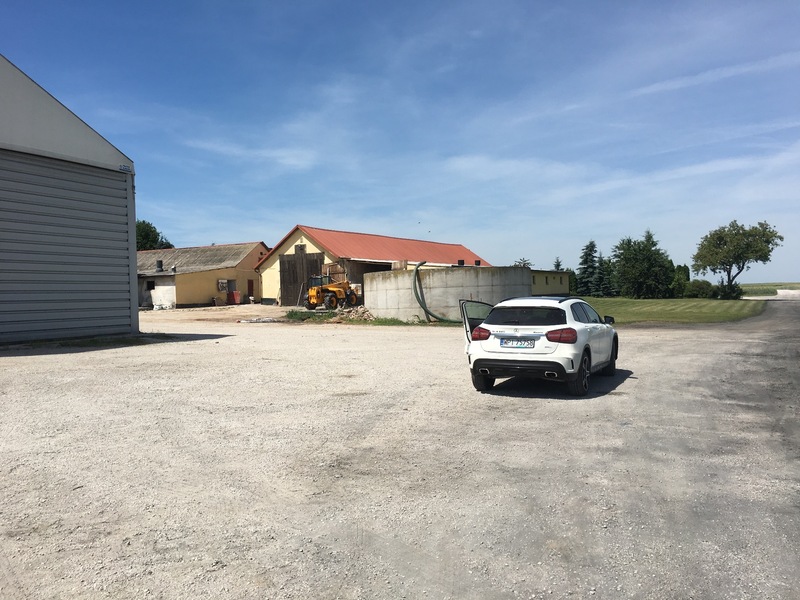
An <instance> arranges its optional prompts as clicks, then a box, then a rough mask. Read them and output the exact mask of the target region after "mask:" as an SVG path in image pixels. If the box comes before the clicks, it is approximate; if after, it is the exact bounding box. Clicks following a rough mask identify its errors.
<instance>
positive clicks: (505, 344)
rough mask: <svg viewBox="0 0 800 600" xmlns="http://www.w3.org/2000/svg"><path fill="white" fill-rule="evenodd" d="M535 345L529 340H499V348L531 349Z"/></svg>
mask: <svg viewBox="0 0 800 600" xmlns="http://www.w3.org/2000/svg"><path fill="white" fill-rule="evenodd" d="M535 343H536V340H533V339H530V338H500V347H501V348H533V345H534V344H535Z"/></svg>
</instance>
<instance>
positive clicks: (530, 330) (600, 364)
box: [459, 297, 619, 396]
mask: <svg viewBox="0 0 800 600" xmlns="http://www.w3.org/2000/svg"><path fill="white" fill-rule="evenodd" d="M459 304H460V308H461V318H462V319H463V321H464V331H465V333H466V336H467V346H466V349H465V352H466V354H467V356H468V357H469V368H470V372H471V373H472V384H473V385H474V386H475V389H476V390H478V391H480V392H485V391H487V390H489V389H491V388H492V386H493V385H494V382H495V379H497V378H499V377H514V376H517V375H521V376H525V377H533V378H537V379H550V380H552V381H564V382H566V384H567V387H568V389H569V391H570V393H571V394H573V395H575V396H585V395H586V393H587V392H588V391H589V375H590V374H592V373H596V372H598V371H599V372H600V373H601V374H603V375H614V373H615V371H616V361H617V354H618V352H619V339H618V338H617V332H616V331H615V330H614V328H613V327H612V324H613V323H614V318H613V317H604V318H602V319H601V318H600V315H598V314H597V311H595V310H594V309H593V308H592V307H591V306H589V305H588V304H587V303H586V302H584V301H583V300H581V299H580V298H574V297H567V298H560V297H530V298H512V299H510V300H503V301H502V302H500V303H499V304H496V305H494V306H492V305H490V304H486V303H485V302H477V301H474V300H460V301H459Z"/></svg>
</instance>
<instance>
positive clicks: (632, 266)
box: [613, 229, 675, 298]
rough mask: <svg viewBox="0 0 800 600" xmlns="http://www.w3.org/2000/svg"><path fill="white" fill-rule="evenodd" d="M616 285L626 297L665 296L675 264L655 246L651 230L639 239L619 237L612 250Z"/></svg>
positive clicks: (655, 241) (666, 296)
mask: <svg viewBox="0 0 800 600" xmlns="http://www.w3.org/2000/svg"><path fill="white" fill-rule="evenodd" d="M613 259H614V271H615V276H616V284H617V285H616V287H617V290H618V291H619V293H620V294H621V295H622V296H626V297H628V298H669V297H671V296H672V290H671V287H670V286H671V284H672V281H673V279H674V277H675V265H674V264H673V262H672V261H671V260H670V258H669V256H668V255H667V253H666V252H664V250H662V249H660V248H659V247H658V241H657V240H656V239H655V236H654V235H653V232H652V231H650V230H649V229H648V230H647V231H645V233H644V236H643V237H642V239H641V240H633V239H631V238H629V237H628V238H623V239H621V240H620V241H619V243H618V244H617V245H616V246H614V249H613Z"/></svg>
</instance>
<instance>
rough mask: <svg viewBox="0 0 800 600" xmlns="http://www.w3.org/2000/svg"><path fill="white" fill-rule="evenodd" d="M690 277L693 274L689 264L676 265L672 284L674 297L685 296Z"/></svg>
mask: <svg viewBox="0 0 800 600" xmlns="http://www.w3.org/2000/svg"><path fill="white" fill-rule="evenodd" d="M690 279H691V275H690V271H689V267H688V266H687V265H675V275H674V277H673V278H672V286H671V287H672V296H673V297H674V298H683V297H684V296H685V294H686V288H687V286H688V285H689V280H690Z"/></svg>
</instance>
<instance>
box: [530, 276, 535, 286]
mask: <svg viewBox="0 0 800 600" xmlns="http://www.w3.org/2000/svg"><path fill="white" fill-rule="evenodd" d="M531 279H533V285H536V275H531Z"/></svg>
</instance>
